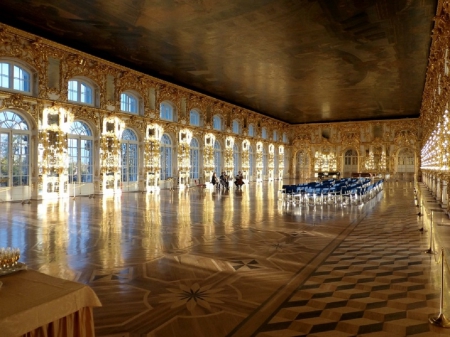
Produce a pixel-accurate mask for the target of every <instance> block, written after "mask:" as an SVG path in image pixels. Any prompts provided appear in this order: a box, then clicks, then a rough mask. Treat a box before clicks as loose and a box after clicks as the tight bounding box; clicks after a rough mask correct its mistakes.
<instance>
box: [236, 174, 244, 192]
mask: <svg viewBox="0 0 450 337" xmlns="http://www.w3.org/2000/svg"><path fill="white" fill-rule="evenodd" d="M234 184H235V185H236V187H237V188H241V186H242V185H244V184H245V183H244V176H243V175H242V172H241V171H239V172H238V174H237V175H236V179H235V181H234Z"/></svg>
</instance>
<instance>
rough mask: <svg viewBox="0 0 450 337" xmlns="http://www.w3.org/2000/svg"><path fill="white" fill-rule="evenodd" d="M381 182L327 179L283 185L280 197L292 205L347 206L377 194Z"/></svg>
mask: <svg viewBox="0 0 450 337" xmlns="http://www.w3.org/2000/svg"><path fill="white" fill-rule="evenodd" d="M382 186H383V180H378V181H376V182H374V183H372V181H371V180H370V179H368V178H343V179H340V180H334V179H329V180H327V181H322V182H309V183H304V184H296V185H283V186H282V189H281V190H280V196H281V198H282V199H283V200H285V201H286V202H288V203H293V204H301V203H305V204H309V205H316V204H331V203H334V204H338V203H339V204H343V205H344V204H349V203H361V202H364V201H365V200H366V199H370V198H372V197H373V196H375V194H376V193H378V192H379V191H380V190H381V189H382Z"/></svg>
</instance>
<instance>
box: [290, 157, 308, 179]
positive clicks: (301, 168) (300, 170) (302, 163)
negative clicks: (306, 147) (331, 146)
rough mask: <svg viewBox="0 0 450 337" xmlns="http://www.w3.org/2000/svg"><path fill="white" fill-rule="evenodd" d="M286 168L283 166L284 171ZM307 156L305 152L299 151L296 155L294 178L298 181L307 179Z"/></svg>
mask: <svg viewBox="0 0 450 337" xmlns="http://www.w3.org/2000/svg"><path fill="white" fill-rule="evenodd" d="M287 168H288V166H286V165H285V170H286V169H287ZM309 175H310V174H309V155H308V154H307V153H306V152H303V151H300V152H298V153H297V171H296V176H297V178H300V179H308V178H309Z"/></svg>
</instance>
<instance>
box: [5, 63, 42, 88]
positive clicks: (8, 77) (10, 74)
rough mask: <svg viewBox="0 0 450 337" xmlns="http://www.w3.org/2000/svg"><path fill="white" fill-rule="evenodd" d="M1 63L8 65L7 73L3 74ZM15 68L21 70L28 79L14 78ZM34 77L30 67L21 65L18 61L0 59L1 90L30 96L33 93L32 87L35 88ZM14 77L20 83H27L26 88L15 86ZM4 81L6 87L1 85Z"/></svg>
mask: <svg viewBox="0 0 450 337" xmlns="http://www.w3.org/2000/svg"><path fill="white" fill-rule="evenodd" d="M3 65H7V66H8V67H7V68H8V74H6V75H4V74H3V69H2V66H3ZM16 68H17V70H18V71H22V72H24V73H25V74H26V75H28V80H26V82H25V80H24V79H23V78H16ZM4 78H6V80H4ZM34 78H35V71H33V70H32V69H31V68H30V67H28V66H26V65H23V64H22V63H20V62H16V61H14V60H5V59H0V88H2V89H3V90H6V91H11V92H18V93H22V94H25V95H30V96H32V95H33V93H34V88H35V84H34ZM16 79H17V80H18V81H19V82H20V83H22V82H23V83H27V85H28V90H25V89H23V90H22V89H17V88H15V83H16ZM4 81H6V82H8V86H7V87H5V86H3V82H4Z"/></svg>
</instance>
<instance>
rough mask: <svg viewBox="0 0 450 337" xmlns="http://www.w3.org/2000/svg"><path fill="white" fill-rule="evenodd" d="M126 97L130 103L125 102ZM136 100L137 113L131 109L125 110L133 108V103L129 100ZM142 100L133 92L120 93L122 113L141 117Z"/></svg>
mask: <svg viewBox="0 0 450 337" xmlns="http://www.w3.org/2000/svg"><path fill="white" fill-rule="evenodd" d="M124 97H126V98H127V100H128V101H126V102H124V101H123V98H124ZM131 99H134V100H135V102H136V111H132V110H131V109H123V107H127V106H131V103H130V102H129V100H131ZM139 103H140V99H139V97H138V96H137V95H136V94H135V93H133V92H131V91H123V92H121V93H120V111H121V112H124V113H128V114H132V115H139V114H140V110H141V109H140V104H139Z"/></svg>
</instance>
